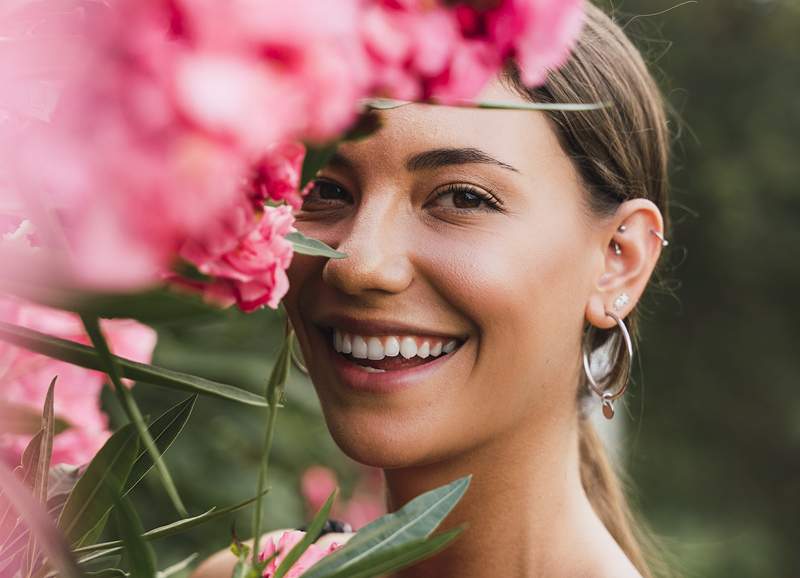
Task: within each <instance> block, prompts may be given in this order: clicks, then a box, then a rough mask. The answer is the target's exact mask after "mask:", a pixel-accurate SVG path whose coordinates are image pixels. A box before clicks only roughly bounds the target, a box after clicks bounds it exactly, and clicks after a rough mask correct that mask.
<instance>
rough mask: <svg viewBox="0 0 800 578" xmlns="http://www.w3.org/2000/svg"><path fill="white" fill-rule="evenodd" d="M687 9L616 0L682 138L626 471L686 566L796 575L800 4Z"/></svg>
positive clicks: (710, 573) (709, 577)
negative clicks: (664, 266)
mask: <svg viewBox="0 0 800 578" xmlns="http://www.w3.org/2000/svg"><path fill="white" fill-rule="evenodd" d="M680 4H681V2H679V1H678V0H669V1H663V0H635V1H634V0H626V1H624V2H620V1H617V0H615V1H614V2H613V7H614V8H613V12H614V14H615V17H616V20H617V21H618V22H621V23H623V24H625V25H626V32H627V33H628V34H629V35H630V36H631V37H632V38H633V39H634V41H635V42H636V43H637V45H638V46H639V47H640V48H641V49H642V50H643V51H644V52H645V54H646V57H647V60H648V62H650V63H651V65H652V67H653V70H654V72H655V73H656V75H657V76H658V77H659V79H660V80H661V83H662V87H663V88H664V92H665V94H666V96H667V99H668V101H669V102H670V104H671V106H672V107H673V108H674V109H675V114H674V115H673V118H672V128H673V133H675V135H676V139H675V146H674V153H675V156H674V165H673V171H672V173H673V198H672V206H671V212H672V216H673V219H674V222H673V230H672V231H671V235H670V239H671V240H672V244H671V246H670V247H669V252H668V257H667V259H668V261H669V263H670V267H669V269H670V270H669V271H667V277H668V278H671V279H672V280H678V281H677V284H676V286H675V288H674V295H673V296H669V295H664V294H657V293H654V294H653V295H651V296H650V297H651V298H650V299H649V301H647V302H646V305H647V308H646V309H647V311H646V315H645V319H644V323H643V327H642V335H643V339H642V342H641V345H640V352H639V353H640V355H641V357H640V359H641V374H640V375H639V376H638V379H637V383H636V387H634V388H633V393H632V395H631V397H630V398H629V399H628V405H629V413H630V417H631V419H630V422H629V423H628V424H627V434H626V436H625V441H626V443H627V446H628V450H629V451H628V458H629V459H628V463H627V464H626V465H627V467H628V469H629V470H630V472H631V477H632V479H633V481H634V485H635V486H636V487H637V488H638V492H637V493H638V496H639V502H640V505H641V508H642V510H643V512H644V514H645V516H646V518H648V519H649V520H650V521H651V522H652V525H653V526H654V528H655V530H656V531H657V533H658V534H661V535H663V536H665V538H666V539H665V544H666V545H667V547H668V549H670V550H672V552H673V553H674V554H675V561H676V564H677V569H678V570H679V571H682V573H683V575H684V576H692V577H694V576H696V577H703V578H738V577H752V576H758V577H774V578H790V577H797V576H800V547H798V540H800V523H798V520H800V394H798V387H797V383H798V373H799V372H800V364H798V362H797V359H798V357H797V347H798V345H800V330H799V329H798V328H800V308H799V307H798V305H797V296H798V295H800V251H798V246H800V195H798V190H797V189H798V185H799V184H800V163H798V160H797V155H798V142H800V141H799V140H798V139H800V96H798V95H800V74H798V72H799V71H800V2H797V1H796V0H772V1H768V0H760V1H756V0H727V1H725V2H721V1H713V0H700V1H699V2H693V3H684V4H685V5H680ZM605 5H608V3H606V4H605ZM665 10H666V11H667V12H666V13H663V14H655V13H658V12H662V11H665ZM651 14H652V15H651Z"/></svg>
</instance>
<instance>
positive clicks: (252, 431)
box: [105, 309, 357, 566]
mask: <svg viewBox="0 0 800 578" xmlns="http://www.w3.org/2000/svg"><path fill="white" fill-rule="evenodd" d="M157 329H158V331H159V343H158V347H157V349H156V353H155V357H154V360H153V362H154V363H155V364H156V365H162V366H165V367H169V368H171V369H176V370H185V371H190V372H192V373H194V374H196V375H201V376H203V377H207V378H210V379H216V380H219V381H224V382H226V383H230V384H233V385H237V386H239V387H242V388H245V389H247V390H249V391H252V392H256V393H259V394H263V392H264V390H265V387H266V382H267V378H268V376H269V372H270V370H271V368H272V366H273V361H274V359H275V357H276V356H277V354H278V351H279V349H280V345H281V342H282V339H283V332H284V317H283V315H282V313H280V312H275V311H271V310H262V311H259V312H257V313H253V314H249V315H248V314H243V313H240V312H238V311H237V310H234V309H231V310H228V311H219V312H213V313H210V314H205V315H202V316H199V317H195V318H186V319H181V320H180V321H177V322H170V323H164V324H161V325H159V326H157ZM134 391H135V394H136V399H137V401H138V402H139V404H140V406H141V408H142V411H143V412H144V413H145V414H149V415H150V416H151V417H154V416H156V415H158V414H160V413H161V412H163V411H164V410H165V409H167V408H168V407H169V406H171V405H172V404H174V403H176V402H178V401H180V400H181V399H183V398H184V397H185V394H182V393H180V392H174V391H170V390H167V389H163V388H159V387H155V386H150V385H145V384H139V385H137V386H136V388H135V390H134ZM106 394H107V392H106ZM105 398H106V399H105V401H106V403H105V406H106V407H107V409H108V410H109V412H110V413H111V414H112V421H114V425H115V426H117V425H119V424H121V423H125V418H124V416H123V415H122V414H121V413H120V410H119V409H118V407H119V406H118V405H117V404H116V403H115V401H114V399H113V396H111V395H106V396H105ZM284 404H285V407H284V408H283V409H281V410H280V411H279V413H278V425H277V428H278V429H277V434H276V437H275V442H274V446H273V451H272V458H271V460H270V474H269V482H268V486H270V487H271V491H270V492H269V493H268V494H267V496H266V498H265V508H264V517H263V527H264V528H265V529H266V530H271V529H275V528H294V527H297V526H300V525H302V524H303V523H305V522H306V521H308V520H309V519H310V516H309V513H308V512H306V511H305V504H304V503H303V500H302V497H301V495H300V492H299V480H300V475H301V473H302V471H303V470H305V468H307V467H308V466H311V465H315V464H323V465H327V466H329V467H331V468H333V469H334V470H336V471H337V473H338V474H339V478H340V482H341V483H342V486H343V488H342V490H343V495H344V497H345V498H346V497H347V496H348V495H349V493H350V492H351V491H352V487H353V484H354V483H355V481H356V476H357V470H356V469H355V468H354V465H353V463H352V462H351V461H350V460H349V459H347V458H346V457H344V456H343V454H342V453H341V452H340V451H339V449H338V448H337V447H336V446H335V444H334V443H333V441H332V440H331V438H330V435H329V434H328V430H327V428H326V427H325V424H324V421H323V420H322V417H321V413H320V409H319V403H318V401H317V398H316V395H315V394H314V391H313V388H312V386H311V384H310V383H309V382H308V381H307V380H306V379H305V378H304V376H303V375H302V374H301V373H300V372H298V371H297V370H296V369H294V368H293V370H292V373H291V375H290V380H289V385H288V388H287V397H286V400H285V402H284ZM264 419H265V412H264V410H263V408H254V407H248V406H244V405H241V404H237V403H233V402H228V401H223V400H219V399H214V398H209V397H202V396H201V397H200V398H199V399H198V400H197V404H196V406H195V409H194V413H193V414H192V416H191V419H190V420H189V423H188V424H187V425H186V428H185V429H184V431H183V433H182V434H181V435H180V436H179V437H178V439H177V440H176V442H175V444H174V445H173V447H172V448H171V449H170V450H169V452H168V453H167V455H166V460H167V463H168V465H169V468H170V471H171V472H172V474H173V477H174V479H175V483H176V485H177V486H178V489H179V491H180V493H181V497H182V498H183V500H184V502H185V503H186V506H187V508H188V509H189V511H190V514H192V515H196V514H199V513H201V512H203V511H205V510H207V509H208V508H209V507H211V506H218V507H224V506H227V505H230V504H233V503H236V502H238V501H240V500H244V499H247V498H249V497H252V496H253V495H254V494H255V491H256V481H257V472H258V469H257V466H258V458H259V454H260V451H261V445H262V443H263V431H264V423H263V420H264ZM132 497H133V499H134V503H135V504H136V509H137V511H138V512H139V513H140V515H141V517H142V523H143V525H144V527H145V529H148V528H153V527H156V526H160V525H162V524H164V523H168V522H170V521H172V520H174V519H175V518H174V516H175V514H174V508H172V506H171V505H170V502H169V501H168V498H167V496H166V494H165V492H164V490H163V487H162V486H161V484H160V482H159V480H158V477H157V476H155V475H150V476H147V478H145V480H143V482H142V484H141V485H140V487H139V488H138V489H137V490H135V491H134V493H133V495H132ZM251 512H252V508H247V509H245V510H242V511H241V512H238V513H236V514H233V515H231V516H230V517H229V518H228V519H222V520H219V521H216V522H212V523H209V524H206V525H204V526H201V527H198V528H196V529H194V530H192V531H189V532H187V533H185V534H181V535H178V536H173V537H170V538H167V539H164V540H159V541H156V542H154V543H153V545H154V546H155V549H156V552H157V554H158V559H159V565H160V566H165V565H167V564H171V563H175V562H178V561H180V560H182V559H184V558H185V557H186V556H188V555H190V554H191V553H193V552H199V553H200V555H201V558H203V557H205V556H207V555H210V554H211V553H213V552H216V551H217V550H220V549H223V548H227V547H228V546H229V545H230V542H231V532H232V529H233V527H234V525H235V529H236V533H237V534H238V535H239V536H242V537H247V536H250V535H251V534H252V531H251V521H252V520H251V518H252V513H251Z"/></svg>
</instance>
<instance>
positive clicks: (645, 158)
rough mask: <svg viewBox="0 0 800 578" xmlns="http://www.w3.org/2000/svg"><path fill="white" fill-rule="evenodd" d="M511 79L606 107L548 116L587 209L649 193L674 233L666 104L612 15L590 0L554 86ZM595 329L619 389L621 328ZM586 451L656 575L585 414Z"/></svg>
mask: <svg viewBox="0 0 800 578" xmlns="http://www.w3.org/2000/svg"><path fill="white" fill-rule="evenodd" d="M504 80H505V82H506V83H507V84H508V85H509V86H510V87H511V88H512V89H513V90H514V91H516V92H517V93H519V94H520V95H521V96H523V97H524V98H526V99H528V100H530V101H532V102H538V103H606V104H607V106H605V107H604V108H601V109H597V110H587V111H558V110H553V111H547V112H546V114H547V115H548V117H549V119H550V122H551V123H552V126H553V127H554V128H555V130H556V133H557V135H558V138H559V140H560V143H561V146H562V148H563V149H564V151H565V152H566V154H567V155H568V156H569V157H570V158H571V160H572V162H573V164H574V166H575V168H576V169H577V172H578V174H579V175H580V177H581V181H582V185H583V187H584V189H585V199H586V203H587V210H589V211H591V212H592V213H594V214H596V215H599V216H610V215H613V213H614V212H615V211H616V210H617V207H618V206H619V205H620V204H621V203H623V202H624V201H626V200H629V199H633V198H646V199H649V200H651V201H652V202H653V203H655V205H656V206H658V208H659V209H660V210H661V213H662V215H663V216H664V226H665V233H666V231H668V229H669V212H668V189H669V187H668V159H669V148H670V146H669V145H670V135H669V130H668V125H667V116H666V112H665V105H664V100H663V97H662V94H661V92H660V90H659V88H658V86H657V85H656V83H655V81H654V79H653V77H652V76H651V74H650V72H649V71H648V68H647V66H646V64H645V63H644V60H643V59H642V56H641V54H640V53H639V51H638V50H637V48H636V47H635V46H634V45H633V44H632V43H631V41H630V40H629V39H628V38H627V37H626V35H625V33H624V32H623V31H622V29H621V28H620V27H619V26H618V25H617V24H616V23H614V22H613V20H612V19H611V18H609V17H608V16H607V15H606V14H605V13H604V12H603V11H602V10H601V9H599V8H597V7H596V6H594V5H591V4H589V3H588V2H587V5H586V21H585V25H584V28H583V31H582V33H581V36H580V37H579V39H578V41H577V43H576V45H575V47H574V49H573V52H572V55H571V57H570V59H569V60H568V61H567V63H566V64H565V65H564V66H563V67H561V68H559V69H558V70H554V71H552V72H550V74H549V76H548V80H547V82H546V83H545V84H544V85H542V86H540V87H537V88H533V89H529V88H526V87H525V86H524V84H523V83H522V82H521V80H520V76H519V71H518V69H517V68H516V67H515V66H514V65H513V64H511V65H509V66H508V67H507V70H506V72H505V76H504ZM637 317H638V314H637V310H636V309H634V310H633V311H631V313H630V314H629V315H628V316H627V317H626V319H625V321H626V324H627V326H628V328H629V331H630V333H631V337H632V339H633V341H634V343H636V341H637V335H638V324H637ZM585 329H586V330H587V334H586V336H585V337H586V338H587V341H586V346H587V347H589V349H590V351H595V350H597V349H600V348H606V349H605V350H606V351H608V355H609V357H610V359H609V362H610V368H611V369H610V371H609V373H608V376H607V377H606V379H605V382H606V383H607V387H608V388H610V389H616V388H617V387H618V386H619V384H620V383H621V382H622V380H626V379H628V376H629V372H630V367H629V363H628V359H627V353H626V352H625V348H624V347H623V346H622V343H621V340H620V339H619V335H618V331H617V330H616V328H614V329H611V330H599V329H595V330H593V331H591V332H588V329H589V327H588V324H587V326H586V328H585ZM586 385H587V384H586V383H585V382H584V383H581V384H580V387H579V390H578V391H579V397H581V398H582V397H583V396H585V395H589V389H588V387H586ZM580 456H581V481H582V484H583V487H584V490H585V491H586V493H587V495H588V497H589V500H590V502H591V503H592V506H593V508H594V509H595V511H596V512H597V514H598V516H599V517H600V518H601V520H602V521H603V523H604V524H605V525H606V527H607V528H608V530H609V532H610V533H611V534H612V536H613V537H614V538H615V539H616V541H617V543H618V544H619V545H620V547H621V548H622V549H623V550H624V551H625V553H626V554H627V556H628V558H629V559H630V560H631V561H632V562H633V564H634V565H635V566H636V568H637V570H639V572H640V573H641V574H642V576H644V577H645V578H651V577H652V576H654V575H655V568H656V567H657V566H663V564H662V563H660V561H659V557H658V555H657V554H656V552H655V551H654V548H653V543H652V540H651V538H649V536H648V534H647V533H646V532H645V531H644V529H643V527H642V526H641V525H639V524H638V523H637V522H636V520H635V518H634V516H633V513H632V511H631V509H630V507H629V506H628V503H627V501H626V498H625V494H624V492H623V490H622V484H621V483H620V480H619V479H618V477H617V475H616V473H615V471H614V469H613V467H612V465H611V463H610V462H609V460H608V457H607V456H606V453H605V449H604V447H603V444H602V442H601V440H600V439H599V438H598V436H597V433H596V432H595V431H594V428H593V427H592V425H591V423H589V421H588V420H587V418H586V417H585V415H584V414H583V412H581V418H580ZM659 574H660V572H659Z"/></svg>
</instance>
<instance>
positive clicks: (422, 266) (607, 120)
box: [198, 6, 668, 578]
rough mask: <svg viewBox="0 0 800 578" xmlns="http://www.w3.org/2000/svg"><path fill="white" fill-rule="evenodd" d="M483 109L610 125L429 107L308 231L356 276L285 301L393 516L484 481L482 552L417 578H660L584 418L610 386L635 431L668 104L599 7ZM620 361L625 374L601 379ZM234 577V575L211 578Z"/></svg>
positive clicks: (343, 150) (219, 563) (312, 197)
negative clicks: (549, 58)
mask: <svg viewBox="0 0 800 578" xmlns="http://www.w3.org/2000/svg"><path fill="white" fill-rule="evenodd" d="M482 99H483V100H494V101H506V102H514V103H519V104H524V103H527V102H562V103H564V102H566V103H595V102H604V103H608V104H609V106H607V107H605V108H603V109H601V110H593V111H582V112H575V111H561V112H539V111H530V110H484V109H481V110H477V109H475V108H465V107H447V106H435V105H425V104H408V105H404V106H400V107H397V108H394V109H391V110H385V111H381V112H380V113H379V114H380V117H381V121H382V127H381V128H380V130H378V131H377V132H376V133H375V134H374V135H372V136H370V137H369V138H367V139H365V140H362V141H357V142H349V143H346V144H344V145H342V146H341V147H340V148H339V150H338V152H337V154H336V155H335V157H334V158H333V159H332V161H331V162H330V164H329V165H328V166H327V167H325V168H324V169H323V170H322V171H320V173H319V174H318V179H317V181H316V185H315V186H314V188H313V190H312V191H311V192H310V193H309V195H308V197H307V198H306V200H305V204H304V206H303V209H302V211H301V212H300V214H299V215H298V224H297V227H298V228H299V229H300V230H301V231H302V232H303V233H305V234H306V235H309V236H312V237H316V238H319V239H321V240H323V241H325V242H326V243H328V244H330V245H332V246H334V247H337V248H338V249H339V250H340V251H343V252H345V253H347V255H348V258H347V259H341V260H329V261H324V260H322V259H319V258H313V257H302V256H299V255H298V256H297V257H296V258H295V260H294V263H293V265H292V269H291V271H290V279H291V290H290V293H289V295H288V296H287V298H286V300H285V303H286V307H287V310H288V312H289V317H290V320H291V322H292V324H293V326H294V328H295V330H296V332H297V336H298V339H299V342H300V345H301V349H302V353H303V355H304V357H305V359H306V362H307V365H308V369H309V372H310V376H311V379H312V381H313V383H314V386H315V388H316V390H317V393H318V395H319V397H320V400H321V403H322V407H323V410H324V414H325V419H326V421H327V424H328V427H329V428H330V431H331V434H332V435H333V437H334V439H335V440H336V442H337V443H338V444H339V446H340V447H341V448H342V449H343V450H344V452H345V453H347V454H348V455H350V456H351V457H353V458H355V459H356V460H358V461H360V462H362V463H365V464H369V465H372V466H378V467H382V468H384V470H385V475H386V484H387V490H388V496H389V498H388V499H389V503H388V505H389V508H390V510H393V509H396V508H398V507H400V506H402V505H403V504H404V503H406V502H407V501H408V500H410V499H411V498H413V497H414V496H417V495H419V494H420V493H422V492H424V491H426V490H430V489H432V488H434V487H436V486H439V485H442V484H445V483H447V482H450V481H452V480H454V479H456V478H458V477H460V476H463V475H466V474H472V475H473V479H472V483H471V486H470V489H469V491H468V492H467V494H466V496H465V497H464V498H463V500H462V502H461V503H460V504H459V505H458V506H457V508H456V509H455V510H454V512H453V513H452V514H451V515H450V517H449V518H448V519H447V520H446V527H453V526H458V525H462V524H466V525H468V529H467V531H466V532H464V533H463V534H462V535H461V537H460V538H459V539H458V540H457V541H456V542H455V543H454V544H453V545H452V546H450V547H449V548H447V549H446V550H445V551H443V552H442V553H440V554H438V555H436V556H435V557H433V558H431V559H429V560H427V561H424V562H422V563H420V564H418V565H417V566H415V567H413V568H411V569H409V570H407V571H404V572H401V573H399V574H398V576H402V577H407V576H408V577H411V576H414V577H416V578H421V577H437V578H443V577H459V578H470V577H484V576H514V577H517V576H525V577H540V576H541V577H550V578H552V577H556V576H558V577H576V578H578V577H581V578H584V577H597V578H601V577H602V578H627V577H639V576H651V575H652V571H651V569H650V568H648V563H647V562H646V561H645V558H644V556H643V554H642V548H641V546H640V544H639V543H637V540H636V538H635V537H634V536H635V535H636V534H637V531H636V529H635V528H634V527H633V523H632V521H631V517H630V514H629V511H628V508H627V506H626V504H625V501H624V498H623V497H622V493H621V490H620V488H619V484H618V482H617V480H616V479H615V477H614V474H613V472H612V470H611V469H610V467H609V465H608V463H607V460H606V458H605V456H604V453H603V449H602V446H601V444H600V443H599V441H598V438H597V437H596V434H595V433H594V432H593V430H592V427H591V425H590V424H589V422H588V421H587V419H586V416H585V405H586V404H585V403H584V402H585V400H586V399H587V398H588V397H589V396H591V395H595V396H596V395H597V394H596V393H595V394H592V389H591V388H590V387H587V386H588V385H590V384H589V377H587V375H588V376H591V377H592V379H594V381H595V382H596V383H597V385H596V387H595V389H596V390H597V391H598V392H599V393H600V394H602V393H603V391H604V390H605V391H606V392H607V393H608V395H607V396H606V397H605V398H604V404H603V405H604V407H603V409H604V413H606V415H607V417H609V416H610V415H611V414H612V413H613V400H614V398H615V396H616V394H617V393H619V392H620V391H621V390H623V389H624V388H625V386H626V384H627V374H628V369H629V366H630V356H629V353H628V349H627V347H626V346H625V341H624V337H625V331H626V330H627V331H628V332H630V333H631V334H633V335H635V312H636V306H637V303H638V302H639V301H640V299H641V296H642V294H643V293H644V291H645V289H646V287H647V286H648V283H649V280H650V278H651V276H652V273H653V271H654V269H655V267H656V264H657V262H658V261H659V257H660V254H661V251H662V246H663V245H665V244H666V242H665V241H664V235H665V227H666V225H667V152H668V150H667V149H668V133H667V128H666V120H665V116H664V112H663V104H662V101H661V97H660V95H659V93H658V90H657V88H656V87H655V84H654V82H653V80H652V78H651V77H650V75H649V74H648V72H647V70H646V67H645V65H644V64H643V62H642V60H641V57H640V55H639V53H638V52H637V51H636V49H635V48H634V47H633V46H632V45H631V44H630V43H629V41H628V40H627V39H626V38H625V37H624V35H623V33H622V31H621V30H620V28H618V27H617V26H616V25H615V24H613V23H612V22H611V21H610V20H609V19H608V18H607V17H606V16H605V15H604V14H603V13H602V12H601V11H600V10H599V9H597V8H594V7H592V6H588V15H587V24H586V27H585V29H584V32H583V34H582V37H581V39H580V42H579V44H578V46H577V47H576V49H575V50H574V53H573V55H572V57H571V60H570V61H569V62H568V64H567V65H566V66H565V67H564V68H562V69H561V70H559V71H557V72H554V73H552V74H551V75H550V78H549V80H548V82H547V84H546V85H545V86H543V87H541V88H538V89H535V90H527V89H525V88H524V87H523V86H522V85H521V84H520V82H519V80H518V76H517V74H516V72H515V71H514V70H512V69H510V70H508V71H507V73H506V74H505V75H504V76H503V77H502V78H500V79H498V80H497V81H496V82H495V83H493V84H492V85H491V86H490V87H488V88H487V89H486V91H485V93H484V94H483V95H482ZM623 320H624V321H623ZM623 325H624V326H625V327H623ZM604 345H605V346H610V349H609V348H608V347H607V348H606V351H610V354H609V355H610V358H609V360H608V363H609V364H611V367H610V370H608V371H607V372H603V371H602V368H598V367H596V365H597V364H596V363H595V364H593V365H592V364H589V366H588V367H586V368H585V367H584V364H583V361H582V359H583V352H584V351H586V352H587V353H588V354H589V357H590V358H591V354H592V353H594V356H595V359H596V358H597V356H598V355H600V356H602V354H599V353H598V350H599V349H600V348H601V347H602V346H604ZM587 370H588V371H587ZM325 538H326V540H330V539H331V538H330V537H327V536H326V537H325ZM231 566H232V561H231V560H230V559H229V558H225V557H224V556H222V557H220V556H218V557H215V558H214V559H212V560H211V561H210V562H208V563H207V564H205V565H204V566H203V567H202V568H201V569H200V571H199V573H198V576H228V575H229V574H230V568H231Z"/></svg>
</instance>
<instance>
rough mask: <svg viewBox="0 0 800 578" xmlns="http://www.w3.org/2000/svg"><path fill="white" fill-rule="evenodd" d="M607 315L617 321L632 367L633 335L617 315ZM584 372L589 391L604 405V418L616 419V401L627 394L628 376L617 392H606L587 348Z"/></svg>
mask: <svg viewBox="0 0 800 578" xmlns="http://www.w3.org/2000/svg"><path fill="white" fill-rule="evenodd" d="M606 315H608V316H609V317H611V318H612V319H613V320H614V321H616V323H617V326H618V327H619V330H620V333H622V339H623V340H624V341H625V349H627V351H628V360H629V362H630V364H631V365H633V342H632V341H631V334H630V333H629V332H628V328H627V327H626V326H625V323H624V322H623V321H622V319H621V318H620V317H619V315H617V314H616V313H612V312H611V311H606ZM583 371H584V373H586V379H587V380H588V382H589V389H591V390H592V391H593V392H594V393H596V394H597V395H598V396H599V397H600V399H601V401H602V404H603V416H604V417H605V418H606V419H611V418H613V417H614V401H616V400H617V399H619V398H620V397H622V395H623V394H624V393H625V390H627V389H628V376H627V375H626V376H625V380H624V381H623V382H622V385H621V386H620V388H619V389H618V390H617V391H615V392H613V393H612V392H609V391H605V387H603V386H601V385H599V384H598V383H597V381H596V380H595V378H594V376H593V375H592V369H591V363H590V361H589V352H588V351H587V350H586V347H585V346H584V348H583Z"/></svg>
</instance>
